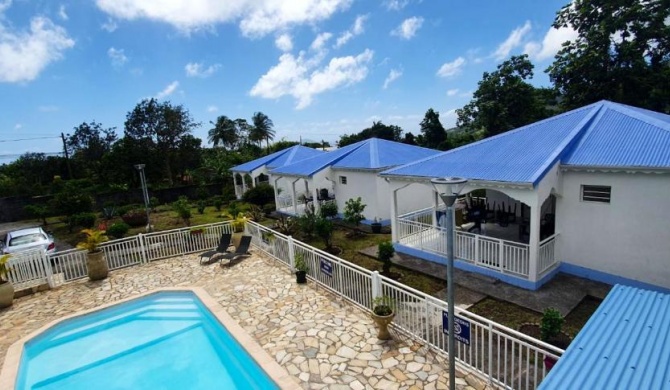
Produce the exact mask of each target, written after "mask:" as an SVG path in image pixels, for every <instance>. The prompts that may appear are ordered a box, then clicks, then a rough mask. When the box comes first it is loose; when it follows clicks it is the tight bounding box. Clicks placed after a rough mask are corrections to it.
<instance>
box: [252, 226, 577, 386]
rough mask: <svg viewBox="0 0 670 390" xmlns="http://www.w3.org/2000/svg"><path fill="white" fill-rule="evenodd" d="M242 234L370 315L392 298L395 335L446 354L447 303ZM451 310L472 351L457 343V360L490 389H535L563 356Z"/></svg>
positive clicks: (297, 248) (262, 235)
mask: <svg viewBox="0 0 670 390" xmlns="http://www.w3.org/2000/svg"><path fill="white" fill-rule="evenodd" d="M409 226H411V224H409ZM246 229H247V234H250V235H251V236H252V244H253V245H254V246H255V247H256V248H258V249H260V250H261V251H263V252H265V253H267V254H268V255H269V256H271V257H273V258H274V259H276V260H277V261H279V262H280V263H281V264H283V265H286V266H288V267H290V268H293V264H294V260H295V256H296V255H302V256H303V258H304V259H305V261H306V262H307V266H308V268H309V271H308V277H309V278H310V279H311V280H313V281H314V282H315V283H316V284H317V286H319V287H323V288H325V289H327V290H329V291H331V292H333V293H334V294H336V295H337V296H338V297H339V298H340V299H346V300H348V301H349V302H351V303H353V304H354V305H356V306H359V307H361V308H363V309H365V310H367V311H370V308H371V307H372V299H373V296H374V295H386V296H389V297H391V298H392V299H393V300H394V301H395V302H396V303H397V306H398V309H397V314H396V317H395V319H394V324H395V327H396V329H398V330H399V331H401V332H403V333H405V334H407V335H408V336H410V337H412V338H414V339H416V340H417V341H419V342H422V343H425V344H427V345H429V346H431V347H432V348H433V349H434V350H436V351H438V352H440V353H445V354H446V353H448V351H447V336H446V335H445V334H444V333H443V330H442V316H443V314H442V313H443V311H446V310H447V303H446V302H444V301H441V300H439V299H437V298H435V297H432V296H430V295H427V294H425V293H423V292H421V291H418V290H415V289H413V288H411V287H408V286H405V285H403V284H401V283H398V282H395V281H393V280H391V279H388V278H386V277H383V276H381V275H379V273H377V272H371V271H369V270H367V269H364V268H361V267H359V266H357V265H355V264H352V263H349V262H348V261H346V260H343V259H340V258H338V257H336V256H333V255H331V254H329V253H326V252H324V251H321V250H319V249H317V248H314V247H311V246H309V245H306V244H304V243H302V242H299V241H297V240H294V239H293V238H291V237H290V236H285V235H282V234H279V233H277V232H274V231H272V230H270V229H269V228H267V227H265V226H262V225H259V224H257V223H254V222H248V223H247V228H246ZM322 263H326V267H325V268H326V269H329V270H330V272H329V273H327V272H324V270H323V269H322ZM375 291H376V293H373V292H375ZM455 310H456V314H457V315H459V316H460V317H463V318H466V319H467V320H468V321H470V345H465V344H462V343H457V349H456V351H455V354H456V358H457V359H458V361H459V363H460V364H461V365H462V366H464V368H466V369H468V370H474V371H476V372H477V373H479V374H480V375H482V376H484V377H485V378H487V379H488V380H489V383H490V384H493V385H496V386H503V387H507V388H515V389H534V388H536V387H537V386H538V385H539V383H540V382H541V381H542V379H544V377H545V376H546V374H547V371H546V369H545V366H544V358H545V357H549V358H553V359H557V358H559V357H560V356H561V355H562V354H563V352H564V351H563V350H561V349H559V348H556V347H554V346H552V345H549V344H546V343H544V342H542V341H540V340H537V339H534V338H532V337H529V336H527V335H525V334H522V333H519V332H517V331H515V330H513V329H510V328H508V327H505V326H503V325H500V324H498V323H496V322H493V321H490V320H488V319H486V318H483V317H480V316H478V315H476V314H474V313H470V312H468V311H466V310H461V309H459V308H458V307H456V308H455Z"/></svg>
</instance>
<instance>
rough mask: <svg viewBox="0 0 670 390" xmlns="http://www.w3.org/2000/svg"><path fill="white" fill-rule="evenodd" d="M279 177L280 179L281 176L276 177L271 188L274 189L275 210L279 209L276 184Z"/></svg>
mask: <svg viewBox="0 0 670 390" xmlns="http://www.w3.org/2000/svg"><path fill="white" fill-rule="evenodd" d="M279 179H281V177H278V178H276V179H275V181H274V186H273V189H274V191H275V209H276V210H277V211H279V192H278V190H277V186H278V184H277V182H278V181H279Z"/></svg>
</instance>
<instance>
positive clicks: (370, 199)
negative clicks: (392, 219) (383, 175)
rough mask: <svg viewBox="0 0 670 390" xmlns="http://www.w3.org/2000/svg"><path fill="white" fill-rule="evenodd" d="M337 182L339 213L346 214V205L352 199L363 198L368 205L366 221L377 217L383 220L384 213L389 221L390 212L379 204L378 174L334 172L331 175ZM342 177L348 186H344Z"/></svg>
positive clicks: (336, 194)
mask: <svg viewBox="0 0 670 390" xmlns="http://www.w3.org/2000/svg"><path fill="white" fill-rule="evenodd" d="M329 176H330V178H331V179H332V180H334V181H335V199H336V201H337V209H338V212H339V213H343V212H344V205H345V203H346V202H347V201H348V200H349V199H352V198H354V199H355V198H358V197H359V196H360V197H361V201H362V202H363V204H365V205H366V207H365V210H364V211H363V215H365V219H368V220H373V219H374V218H375V217H378V218H383V216H382V215H381V214H380V213H382V212H383V213H384V215H386V218H384V219H388V218H389V217H388V215H390V210H388V207H387V208H386V209H383V208H380V207H379V206H380V205H379V202H378V188H377V185H378V181H377V172H363V171H345V170H339V169H338V170H333V171H332V173H331V174H330V175H329ZM341 177H346V180H347V184H342V181H341Z"/></svg>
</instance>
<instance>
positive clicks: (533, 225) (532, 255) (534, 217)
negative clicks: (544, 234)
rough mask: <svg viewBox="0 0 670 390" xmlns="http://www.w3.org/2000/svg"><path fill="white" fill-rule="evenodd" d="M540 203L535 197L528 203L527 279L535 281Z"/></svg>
mask: <svg viewBox="0 0 670 390" xmlns="http://www.w3.org/2000/svg"><path fill="white" fill-rule="evenodd" d="M541 208H542V207H541V203H540V200H539V199H535V202H534V204H532V205H530V237H529V241H528V245H529V248H528V251H529V253H528V260H529V264H528V280H530V281H531V282H535V281H537V262H538V260H539V256H538V255H539V249H540V217H541V215H542V209H541Z"/></svg>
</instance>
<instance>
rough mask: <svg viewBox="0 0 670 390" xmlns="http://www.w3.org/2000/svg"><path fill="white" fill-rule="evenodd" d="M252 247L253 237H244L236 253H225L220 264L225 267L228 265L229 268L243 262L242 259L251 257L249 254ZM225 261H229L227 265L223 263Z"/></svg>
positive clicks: (220, 259)
mask: <svg viewBox="0 0 670 390" xmlns="http://www.w3.org/2000/svg"><path fill="white" fill-rule="evenodd" d="M250 245H251V236H242V238H241V239H240V245H238V246H237V248H235V252H232V253H224V254H223V256H221V257H220V258H219V264H221V266H222V267H223V266H224V265H227V266H228V267H230V266H232V265H233V264H235V263H237V262H239V261H241V260H242V259H244V258H246V257H248V256H251V255H250V254H249V246H250ZM223 260H228V262H227V263H225V264H224V263H223Z"/></svg>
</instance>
